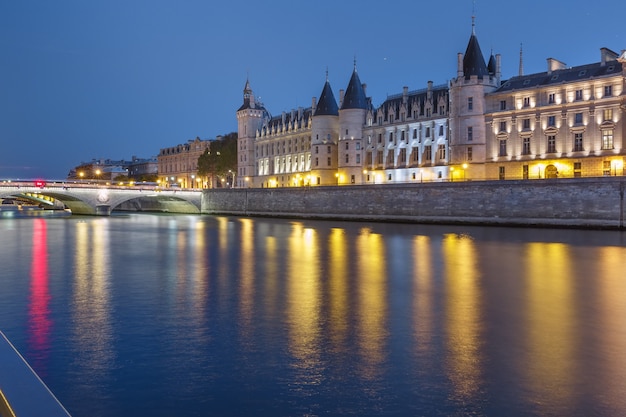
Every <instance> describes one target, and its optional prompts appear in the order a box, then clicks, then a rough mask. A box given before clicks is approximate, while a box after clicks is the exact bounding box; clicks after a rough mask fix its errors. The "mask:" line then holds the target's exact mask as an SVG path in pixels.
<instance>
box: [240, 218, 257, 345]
mask: <svg viewBox="0 0 626 417" xmlns="http://www.w3.org/2000/svg"><path fill="white" fill-rule="evenodd" d="M239 223H240V226H241V235H240V238H239V242H240V247H241V251H240V256H241V258H240V259H239V265H240V276H239V312H240V314H241V330H242V332H243V333H244V334H248V332H249V331H250V330H252V329H251V322H252V315H253V308H254V230H253V226H254V223H253V220H252V219H246V218H240V219H239Z"/></svg>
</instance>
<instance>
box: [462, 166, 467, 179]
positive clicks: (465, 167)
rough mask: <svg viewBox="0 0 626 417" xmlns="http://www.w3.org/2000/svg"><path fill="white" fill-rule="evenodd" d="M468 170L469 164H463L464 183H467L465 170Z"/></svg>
mask: <svg viewBox="0 0 626 417" xmlns="http://www.w3.org/2000/svg"><path fill="white" fill-rule="evenodd" d="M466 169H467V163H464V164H463V181H465V170H466Z"/></svg>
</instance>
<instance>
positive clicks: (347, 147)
mask: <svg viewBox="0 0 626 417" xmlns="http://www.w3.org/2000/svg"><path fill="white" fill-rule="evenodd" d="M349 149H350V142H346V151H347V150H349Z"/></svg>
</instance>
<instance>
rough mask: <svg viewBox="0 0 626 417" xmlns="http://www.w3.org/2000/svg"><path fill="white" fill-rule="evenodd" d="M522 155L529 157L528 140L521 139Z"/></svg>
mask: <svg viewBox="0 0 626 417" xmlns="http://www.w3.org/2000/svg"><path fill="white" fill-rule="evenodd" d="M522 155H530V138H523V139H522Z"/></svg>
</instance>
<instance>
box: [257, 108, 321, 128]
mask: <svg viewBox="0 0 626 417" xmlns="http://www.w3.org/2000/svg"><path fill="white" fill-rule="evenodd" d="M312 116H313V110H312V109H311V108H310V107H307V108H299V109H298V110H292V111H291V112H289V113H287V112H285V113H282V114H280V115H278V116H272V117H271V118H270V119H269V120H268V121H267V122H266V123H265V124H264V125H263V127H262V128H261V131H262V132H264V133H267V134H270V133H273V132H282V131H286V130H292V129H295V128H298V129H303V128H306V127H308V125H309V120H310V119H311V117H312ZM283 127H284V129H283Z"/></svg>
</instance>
